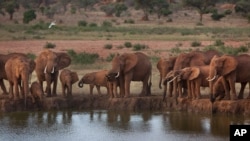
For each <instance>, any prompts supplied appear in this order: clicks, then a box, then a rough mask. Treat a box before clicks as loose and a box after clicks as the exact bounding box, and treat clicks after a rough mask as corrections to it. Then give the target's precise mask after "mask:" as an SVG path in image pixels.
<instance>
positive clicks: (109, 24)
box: [102, 20, 112, 27]
mask: <svg viewBox="0 0 250 141" xmlns="http://www.w3.org/2000/svg"><path fill="white" fill-rule="evenodd" d="M102 26H103V27H112V23H111V22H109V21H106V20H105V21H103V22H102Z"/></svg>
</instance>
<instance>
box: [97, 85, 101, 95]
mask: <svg viewBox="0 0 250 141" xmlns="http://www.w3.org/2000/svg"><path fill="white" fill-rule="evenodd" d="M96 89H97V91H98V94H99V95H102V93H101V90H100V85H96Z"/></svg>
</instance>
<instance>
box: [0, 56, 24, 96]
mask: <svg viewBox="0 0 250 141" xmlns="http://www.w3.org/2000/svg"><path fill="white" fill-rule="evenodd" d="M14 56H23V57H26V55H25V54H23V53H9V54H0V72H1V73H0V86H1V89H2V91H3V94H8V92H7V90H6V87H5V85H4V81H3V80H4V79H5V80H7V75H6V72H5V63H6V62H7V61H8V59H9V58H11V57H14Z"/></svg>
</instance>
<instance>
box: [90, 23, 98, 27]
mask: <svg viewBox="0 0 250 141" xmlns="http://www.w3.org/2000/svg"><path fill="white" fill-rule="evenodd" d="M89 27H97V24H96V23H90V24H89Z"/></svg>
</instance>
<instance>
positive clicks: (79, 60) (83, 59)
mask: <svg viewBox="0 0 250 141" xmlns="http://www.w3.org/2000/svg"><path fill="white" fill-rule="evenodd" d="M68 54H69V55H70V57H71V59H72V63H73V64H93V63H94V62H95V61H96V60H97V59H98V58H99V55H98V54H97V53H86V52H83V53H79V54H77V53H76V52H75V51H74V50H68Z"/></svg>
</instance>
